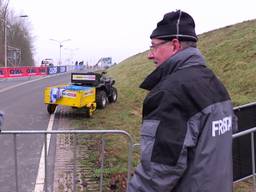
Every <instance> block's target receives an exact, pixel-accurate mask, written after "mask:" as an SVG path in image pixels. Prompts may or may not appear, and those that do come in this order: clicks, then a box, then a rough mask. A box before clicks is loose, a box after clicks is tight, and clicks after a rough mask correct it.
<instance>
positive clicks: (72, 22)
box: [10, 0, 256, 65]
mask: <svg viewBox="0 0 256 192" xmlns="http://www.w3.org/2000/svg"><path fill="white" fill-rule="evenodd" d="M10 7H11V9H13V10H14V11H15V13H16V14H17V15H22V14H26V15H28V16H29V17H27V18H21V19H23V20H27V21H26V22H29V23H31V26H32V32H31V33H32V35H33V36H34V37H35V41H34V47H35V61H36V62H37V65H39V64H40V61H41V60H42V59H44V58H53V59H54V61H55V62H56V64H57V62H58V60H59V50H60V49H59V43H58V42H56V41H51V40H50V39H55V40H57V41H59V42H60V41H63V40H66V39H71V40H70V41H66V42H63V45H64V46H63V48H62V63H63V64H65V62H67V60H68V59H72V60H78V61H81V60H83V61H85V62H89V64H95V62H97V60H98V59H100V58H101V57H112V58H113V62H117V63H119V62H121V61H122V60H124V59H126V58H128V57H130V56H132V55H135V54H137V53H139V52H144V51H145V50H147V49H148V47H149V45H150V39H149V36H150V34H151V32H152V30H153V29H154V28H155V27H156V24H157V22H158V21H160V20H161V19H162V17H163V15H164V14H165V13H167V12H170V11H173V10H176V9H181V10H183V11H186V12H188V13H189V14H190V15H192V16H193V18H194V20H195V23H196V32H197V34H201V33H203V32H207V31H210V30H213V29H217V28H220V27H224V26H227V25H232V24H235V23H239V22H242V21H245V20H250V19H256V11H255V7H254V3H253V0H235V1H225V0H214V1H206V0H194V1H192V0H155V1H151V0H69V1H68V0H10Z"/></svg>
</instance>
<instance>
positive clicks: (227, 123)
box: [212, 116, 232, 137]
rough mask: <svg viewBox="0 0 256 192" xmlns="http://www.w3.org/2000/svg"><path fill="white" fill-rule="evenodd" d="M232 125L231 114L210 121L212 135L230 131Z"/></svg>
mask: <svg viewBox="0 0 256 192" xmlns="http://www.w3.org/2000/svg"><path fill="white" fill-rule="evenodd" d="M231 127H232V118H231V116H228V117H224V118H223V119H220V120H217V121H213V122H212V136H213V137H215V136H219V135H223V134H224V133H226V132H227V131H230V130H231Z"/></svg>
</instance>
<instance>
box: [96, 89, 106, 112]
mask: <svg viewBox="0 0 256 192" xmlns="http://www.w3.org/2000/svg"><path fill="white" fill-rule="evenodd" d="M107 102H108V98H107V96H106V92H105V91H103V90H100V91H98V92H97V93H96V104H97V108H98V109H104V108H105V107H106V106H107Z"/></svg>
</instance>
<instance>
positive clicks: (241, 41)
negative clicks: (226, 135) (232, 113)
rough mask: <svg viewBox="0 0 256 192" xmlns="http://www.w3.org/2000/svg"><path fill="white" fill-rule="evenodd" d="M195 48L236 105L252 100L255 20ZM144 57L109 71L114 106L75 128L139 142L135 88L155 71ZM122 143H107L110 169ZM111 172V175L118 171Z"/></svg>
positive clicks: (207, 36)
mask: <svg viewBox="0 0 256 192" xmlns="http://www.w3.org/2000/svg"><path fill="white" fill-rule="evenodd" d="M198 47H199V49H200V50H201V52H202V53H203V55H204V56H205V58H206V61H207V65H208V66H209V68H211V69H212V70H213V71H214V72H215V73H216V74H217V76H218V77H219V78H220V79H221V80H222V81H223V83H224V84H225V86H226V87H227V89H228V91H229V92H230V95H231V98H232V100H233V103H234V105H235V106H238V105H242V104H246V103H249V102H253V101H255V98H256V91H255V90H256V83H255V82H256V75H255V74H256V20H253V21H247V22H243V23H239V24H236V25H232V26H227V27H225V28H221V29H217V30H214V31H210V32H207V33H204V34H201V35H199V42H198ZM146 54H147V52H144V53H139V54H137V55H135V56H133V57H130V58H128V59H126V60H124V61H123V62H121V63H120V64H118V65H116V66H114V67H112V68H111V69H109V70H108V75H109V76H112V77H114V79H115V80H116V85H115V86H116V87H117V89H118V93H119V98H118V101H117V103H115V104H111V105H109V106H108V107H107V108H106V109H104V110H97V111H96V112H95V114H94V115H93V118H92V119H86V120H74V121H73V124H74V125H75V127H78V128H80V129H81V128H83V127H89V128H90V129H121V130H126V131H127V132H129V133H130V134H131V135H132V136H133V137H134V140H135V141H136V142H139V127H140V121H141V105H142V102H143V98H144V96H145V94H146V91H143V90H141V89H139V88H138V87H139V85H140V83H141V81H142V80H143V79H144V77H145V76H146V75H147V74H149V73H150V72H151V71H152V70H153V69H154V64H153V63H152V62H150V61H148V60H147V59H146ZM110 140H111V139H110ZM122 143H123V142H122V141H121V140H119V139H114V140H113V139H112V140H111V141H110V145H111V146H114V147H115V148H113V149H110V150H109V151H107V153H109V154H111V156H112V157H113V158H112V161H113V162H112V163H110V164H111V165H112V166H114V165H115V164H117V163H118V164H120V162H125V161H126V154H127V153H126V148H125V147H124V144H122ZM119 157H121V160H120V158H119ZM135 158H138V156H137V157H135ZM114 159H118V160H114ZM113 170H115V171H113V172H112V173H114V172H118V169H113ZM110 172H111V171H110ZM237 191H238V190H237Z"/></svg>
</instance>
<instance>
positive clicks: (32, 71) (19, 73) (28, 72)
mask: <svg viewBox="0 0 256 192" xmlns="http://www.w3.org/2000/svg"><path fill="white" fill-rule="evenodd" d="M42 75H48V72H47V67H8V68H0V78H13V77H28V76H42Z"/></svg>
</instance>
